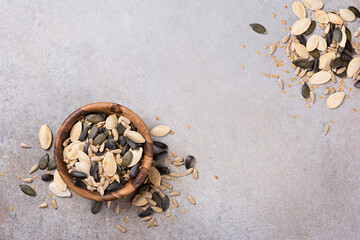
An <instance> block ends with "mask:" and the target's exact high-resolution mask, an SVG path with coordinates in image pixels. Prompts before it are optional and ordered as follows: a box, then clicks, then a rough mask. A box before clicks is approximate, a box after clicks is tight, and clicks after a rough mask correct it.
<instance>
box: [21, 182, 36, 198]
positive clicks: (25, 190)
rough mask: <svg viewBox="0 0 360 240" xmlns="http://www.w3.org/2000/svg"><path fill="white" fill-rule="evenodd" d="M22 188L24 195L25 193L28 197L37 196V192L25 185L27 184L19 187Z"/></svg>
mask: <svg viewBox="0 0 360 240" xmlns="http://www.w3.org/2000/svg"><path fill="white" fill-rule="evenodd" d="M19 186H20V189H21V191H23V193H25V194H26V195H29V196H32V197H34V196H36V192H35V190H34V189H32V188H31V187H30V186H28V185H25V184H22V185H19Z"/></svg>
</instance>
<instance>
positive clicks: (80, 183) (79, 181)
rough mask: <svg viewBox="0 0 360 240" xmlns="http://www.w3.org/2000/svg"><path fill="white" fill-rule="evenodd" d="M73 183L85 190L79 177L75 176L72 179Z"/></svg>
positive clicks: (84, 185)
mask: <svg viewBox="0 0 360 240" xmlns="http://www.w3.org/2000/svg"><path fill="white" fill-rule="evenodd" d="M73 183H74V185H75V186H76V187H78V188H82V189H84V190H87V187H86V184H85V183H84V182H83V181H81V179H78V178H75V179H74V180H73Z"/></svg>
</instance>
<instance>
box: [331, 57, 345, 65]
mask: <svg viewBox="0 0 360 240" xmlns="http://www.w3.org/2000/svg"><path fill="white" fill-rule="evenodd" d="M342 64H343V59H342V58H341V57H337V58H335V59H333V60H332V61H331V62H330V67H331V68H338V67H340V66H341V65H342Z"/></svg>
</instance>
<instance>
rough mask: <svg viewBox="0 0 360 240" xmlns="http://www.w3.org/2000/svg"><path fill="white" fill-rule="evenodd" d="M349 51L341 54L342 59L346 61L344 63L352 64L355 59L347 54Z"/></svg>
mask: <svg viewBox="0 0 360 240" xmlns="http://www.w3.org/2000/svg"><path fill="white" fill-rule="evenodd" d="M346 52H347V51H344V52H342V53H341V54H340V57H341V58H342V59H343V60H344V62H350V61H351V60H352V59H353V58H352V56H350V55H348V54H346Z"/></svg>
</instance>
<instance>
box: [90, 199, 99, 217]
mask: <svg viewBox="0 0 360 240" xmlns="http://www.w3.org/2000/svg"><path fill="white" fill-rule="evenodd" d="M101 205H102V202H101V201H99V202H98V201H94V202H93V204H92V205H91V212H92V214H96V213H98V212H99V211H100V208H101Z"/></svg>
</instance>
